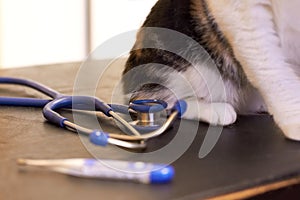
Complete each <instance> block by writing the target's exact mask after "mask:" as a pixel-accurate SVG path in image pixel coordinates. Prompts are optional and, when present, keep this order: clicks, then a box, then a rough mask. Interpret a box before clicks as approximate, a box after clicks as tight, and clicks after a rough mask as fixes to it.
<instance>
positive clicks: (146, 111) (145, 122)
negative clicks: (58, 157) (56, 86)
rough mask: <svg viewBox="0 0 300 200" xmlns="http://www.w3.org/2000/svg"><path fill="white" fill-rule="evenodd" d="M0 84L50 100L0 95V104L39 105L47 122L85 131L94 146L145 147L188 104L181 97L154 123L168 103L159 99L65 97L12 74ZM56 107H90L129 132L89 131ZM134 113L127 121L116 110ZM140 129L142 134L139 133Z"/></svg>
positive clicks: (180, 113)
mask: <svg viewBox="0 0 300 200" xmlns="http://www.w3.org/2000/svg"><path fill="white" fill-rule="evenodd" d="M0 84H17V85H22V86H27V87H30V88H33V89H35V90H37V91H39V92H41V93H43V94H45V95H47V96H49V97H50V98H52V99H38V98H25V97H0V105H3V106H4V105H5V106H25V107H41V108H43V115H44V117H45V118H46V119H47V120H48V121H49V122H52V123H54V124H56V125H59V126H60V127H62V128H66V129H68V130H71V131H74V132H75V131H76V132H79V133H82V134H85V135H87V136H88V137H89V139H90V141H91V142H92V143H93V144H95V145H100V146H106V145H108V144H113V145H117V146H121V147H125V148H130V149H142V148H145V147H146V143H145V141H146V140H147V139H150V138H153V137H156V136H159V135H160V134H162V133H163V132H165V131H166V130H167V129H168V128H169V127H170V126H171V124H172V123H173V122H174V120H175V119H176V118H177V117H181V115H182V114H183V113H184V112H185V110H186V107H187V104H186V102H185V101H184V100H179V101H177V102H176V104H175V105H174V107H173V108H172V109H170V110H169V111H170V112H169V113H170V114H169V117H168V118H167V120H165V122H164V123H163V124H162V125H157V124H155V123H154V122H155V116H156V114H157V113H160V112H161V111H163V110H165V109H167V106H168V105H167V103H166V102H164V101H162V100H156V99H144V100H135V101H132V102H131V103H130V104H129V106H125V105H118V104H106V103H104V102H103V101H101V100H100V99H98V98H96V97H91V96H67V95H63V94H61V93H59V92H57V91H55V90H53V89H51V88H49V87H47V86H45V85H42V84H40V83H37V82H34V81H31V80H27V79H21V78H11V77H0ZM59 109H72V110H89V111H96V112H102V113H104V114H105V115H106V116H107V117H112V118H114V119H115V120H116V121H118V122H119V123H120V124H121V125H123V126H124V127H125V128H126V129H127V130H128V131H129V132H130V133H131V135H125V134H124V135H123V134H113V133H106V132H103V131H101V130H92V129H88V128H85V127H83V126H80V125H77V124H75V123H74V122H71V121H70V120H68V119H67V118H65V117H63V116H62V115H60V114H59V113H58V112H56V111H57V110H59ZM129 112H133V113H135V114H136V116H137V120H136V121H134V122H133V123H129V122H127V121H126V120H125V119H123V118H122V117H121V116H120V115H119V114H117V113H123V114H128V113H129ZM141 132H143V133H141Z"/></svg>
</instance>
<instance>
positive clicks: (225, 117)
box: [202, 103, 237, 126]
mask: <svg viewBox="0 0 300 200" xmlns="http://www.w3.org/2000/svg"><path fill="white" fill-rule="evenodd" d="M202 112H203V115H202V117H203V121H205V122H207V123H209V124H212V125H221V126H227V125H230V124H233V123H234V122H235V121H236V118H237V114H236V112H235V110H234V108H233V107H232V106H231V105H230V104H228V103H211V104H210V105H209V106H208V107H206V108H205V109H203V110H202Z"/></svg>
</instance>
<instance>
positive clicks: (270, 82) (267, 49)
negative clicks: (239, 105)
mask: <svg viewBox="0 0 300 200" xmlns="http://www.w3.org/2000/svg"><path fill="white" fill-rule="evenodd" d="M208 2H209V4H210V6H211V8H212V10H213V12H214V14H215V17H216V21H217V22H218V23H219V25H220V27H221V29H222V30H223V32H224V33H225V35H226V36H227V38H228V40H229V41H230V43H231V45H232V47H233V50H234V54H235V56H236V57H237V59H238V60H239V61H240V63H241V64H242V66H243V69H244V72H245V73H246V75H247V77H248V79H249V81H250V82H251V83H252V84H253V85H254V87H256V88H257V89H258V90H259V92H260V93H261V94H262V96H263V98H264V100H265V102H266V104H267V106H268V111H269V112H270V113H271V114H272V115H273V116H274V120H275V121H276V123H277V124H278V126H279V127H280V128H281V129H282V130H283V132H284V134H285V136H286V137H288V138H290V139H294V140H300V93H299V91H300V80H299V77H298V76H297V75H296V74H295V72H294V71H293V70H292V69H291V66H290V65H289V64H288V63H286V62H285V57H284V54H283V51H282V49H281V45H280V39H279V37H278V34H277V33H276V25H275V24H274V17H273V11H272V7H271V1H268V0H265V1H259V0H254V1H237V0H230V1H225V0H223V1H219V0H218V1H217V0H215V1H208ZM230 2H231V3H232V5H231V6H228V5H227V4H230ZM222 3H223V4H224V5H225V4H226V5H227V6H222Z"/></svg>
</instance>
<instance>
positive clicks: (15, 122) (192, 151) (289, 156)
mask: <svg viewBox="0 0 300 200" xmlns="http://www.w3.org/2000/svg"><path fill="white" fill-rule="evenodd" d="M123 63H124V62H123V61H122V60H121V61H117V62H114V63H113V64H112V65H111V66H110V67H109V68H107V69H106V70H105V73H106V75H105V78H104V79H103V80H102V79H101V80H100V81H99V86H98V87H97V91H96V93H95V95H96V96H98V97H100V98H102V99H104V100H105V101H110V100H111V96H112V90H113V89H114V86H115V83H117V82H118V79H119V77H120V74H121V69H122V66H123ZM106 64H107V62H104V61H103V62H99V63H98V64H97V66H98V67H100V68H101V67H105V65H106ZM80 66H81V64H80V63H68V64H57V65H49V66H40V67H30V68H19V69H9V70H1V71H0V75H1V76H13V77H22V78H28V79H32V80H35V81H38V82H41V83H43V84H45V85H48V86H51V87H52V88H54V89H56V90H58V91H59V92H61V93H64V94H72V93H73V90H74V83H75V82H76V80H77V78H78V76H79V75H78V73H79V72H80V70H81V68H80ZM81 67H82V66H81ZM91 70H93V67H91ZM81 73H82V72H81ZM81 90H84V88H82V89H81ZM0 94H1V95H3V96H7V95H10V96H14V95H17V96H27V97H42V95H41V94H39V93H37V92H35V91H33V90H31V89H28V88H23V87H19V86H8V85H1V86H0ZM67 114H68V113H67ZM104 121H105V120H104ZM103 123H105V122H103ZM186 123H187V125H188V126H189V125H190V126H193V125H194V124H195V122H190V121H187V122H186ZM178 124H179V122H178V121H177V122H176V123H175V127H177V126H178ZM110 125H111V122H110V121H108V122H107V125H104V126H105V127H106V128H108V129H110V128H109V127H110ZM197 125H199V127H198V128H199V129H198V134H197V136H196V138H195V140H194V141H193V143H192V145H191V146H190V147H189V148H188V149H187V151H186V152H185V153H184V154H183V155H182V156H181V157H180V158H179V159H177V160H176V161H175V162H173V163H172V165H173V166H174V167H175V170H176V176H175V179H174V181H173V182H172V183H171V184H166V185H144V184H137V183H131V182H121V181H109V180H89V179H80V178H74V177H70V176H66V175H62V174H58V173H54V172H49V171H43V170H35V169H27V168H26V169H24V168H20V167H19V166H17V165H16V159H18V158H34V159H58V158H78V157H82V158H91V157H93V156H94V155H93V154H92V153H91V151H90V149H88V146H87V145H86V143H85V142H84V141H83V140H82V137H79V136H78V135H76V134H74V133H71V132H69V131H67V130H63V129H61V128H59V127H57V126H55V125H52V124H50V123H48V122H46V121H45V119H44V118H43V116H42V112H41V109H40V108H23V107H7V106H2V107H1V109H0V133H1V136H0V166H1V167H0V199H6V200H9V199H12V200H19V199H20V200H21V199H22V200H27V199H33V200H35V199H43V200H47V199H49V200H50V199H51V200H52V199H58V200H59V199H64V200H68V199H72V200H76V199H78V200H79V199H80V200H82V199H112V200H114V199H115V200H119V199H130V200H133V199H143V200H148V199H149V200H152V199H160V200H161V199H202V198H208V197H216V196H220V195H221V197H222V198H223V199H224V197H226V196H223V195H225V194H228V193H233V192H239V193H235V194H233V195H242V196H227V197H228V198H237V197H240V198H241V197H243V198H246V197H251V196H253V195H254V194H258V193H260V192H259V191H260V190H259V188H263V187H266V186H268V185H269V186H270V184H271V185H272V184H274V183H277V184H278V183H282V181H291V180H294V182H289V183H288V184H287V185H293V184H297V183H298V182H299V180H298V174H299V172H300V162H299V160H300V143H298V142H293V141H289V140H286V139H285V138H284V137H283V135H282V134H281V131H280V130H279V129H278V128H277V127H276V126H275V125H274V123H273V120H272V118H271V117H270V116H268V115H262V116H242V117H240V118H239V120H238V122H237V123H236V124H234V125H232V126H230V127H226V128H224V129H223V132H222V135H221V137H220V139H219V141H218V142H217V144H216V146H215V148H214V149H213V150H212V152H211V153H210V154H209V155H208V156H206V157H205V158H203V159H200V158H199V156H198V153H199V148H200V146H201V144H202V142H203V139H204V134H203V133H204V132H205V131H206V130H207V128H208V126H207V125H206V124H203V123H199V124H198V123H197ZM114 129H115V128H114ZM175 130H176V128H174V129H171V130H170V131H168V132H167V133H166V134H165V135H163V136H161V137H159V138H156V139H153V140H151V141H149V148H150V149H151V148H152V149H155V148H157V146H162V145H165V144H167V143H168V141H169V140H170V139H172V137H173V136H174V135H175V134H176V131H175ZM187 134H188V131H187ZM97 148H99V149H98V151H100V152H101V156H103V158H121V159H122V157H120V156H119V155H117V154H116V153H115V147H111V146H109V147H106V148H102V147H97ZM277 186H278V185H277ZM272 187H273V188H276V185H273V186H272ZM272 187H271V188H270V187H267V188H265V190H266V191H268V190H271V189H272ZM280 187H282V186H280ZM249 188H252V189H253V188H254V190H253V191H249V190H248V193H249V192H250V195H249V194H248V195H245V194H242V193H241V192H240V191H243V192H245V190H247V189H249ZM292 188H297V187H296V186H294V187H292ZM285 191H286V190H284V191H282V190H281V191H277V193H276V192H273V193H271V195H273V196H272V198H273V197H274V199H275V197H276V196H278V195H280V194H283V193H284V192H285ZM284 194H288V193H284ZM293 194H294V195H295V194H296V195H297V194H298V195H299V192H298V193H295V192H294V193H293ZM267 195H270V194H267ZM264 197H269V196H264V195H263V196H258V197H254V199H255V198H256V199H259V198H264ZM222 198H221V199H222ZM225 199H226V198H225Z"/></svg>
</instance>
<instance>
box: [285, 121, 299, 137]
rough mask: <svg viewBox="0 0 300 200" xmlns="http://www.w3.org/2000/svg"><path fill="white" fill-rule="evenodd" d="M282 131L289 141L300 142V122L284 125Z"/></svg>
mask: <svg viewBox="0 0 300 200" xmlns="http://www.w3.org/2000/svg"><path fill="white" fill-rule="evenodd" d="M281 129H282V131H283V133H284V135H285V137H287V138H288V139H291V140H297V141H300V122H299V123H295V124H286V125H282V126H281Z"/></svg>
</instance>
